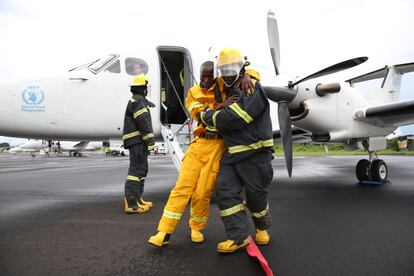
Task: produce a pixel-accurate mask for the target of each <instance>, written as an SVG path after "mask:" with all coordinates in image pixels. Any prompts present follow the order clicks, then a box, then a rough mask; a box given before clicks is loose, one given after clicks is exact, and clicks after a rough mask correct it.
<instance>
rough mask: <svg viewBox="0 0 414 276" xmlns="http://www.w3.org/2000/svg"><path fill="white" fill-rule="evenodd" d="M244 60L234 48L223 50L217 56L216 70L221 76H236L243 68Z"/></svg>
mask: <svg viewBox="0 0 414 276" xmlns="http://www.w3.org/2000/svg"><path fill="white" fill-rule="evenodd" d="M245 60H246V58H245V57H244V56H243V55H242V53H241V52H240V51H239V50H237V49H234V48H224V49H223V50H221V51H220V53H219V55H218V56H217V68H218V70H219V71H220V75H221V76H224V77H225V76H237V75H238V74H239V73H240V71H241V69H242V68H243V67H244V66H245Z"/></svg>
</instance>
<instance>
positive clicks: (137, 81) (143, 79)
mask: <svg viewBox="0 0 414 276" xmlns="http://www.w3.org/2000/svg"><path fill="white" fill-rule="evenodd" d="M148 83H149V79H148V77H147V76H144V75H138V76H136V77H135V78H134V79H133V80H132V83H131V86H147V85H148Z"/></svg>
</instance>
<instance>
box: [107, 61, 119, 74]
mask: <svg viewBox="0 0 414 276" xmlns="http://www.w3.org/2000/svg"><path fill="white" fill-rule="evenodd" d="M105 71H108V72H110V73H121V63H120V62H119V59H118V60H117V61H115V62H114V63H112V64H111V65H109V67H108V68H106V69H105Z"/></svg>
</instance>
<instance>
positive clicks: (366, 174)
mask: <svg viewBox="0 0 414 276" xmlns="http://www.w3.org/2000/svg"><path fill="white" fill-rule="evenodd" d="M370 169H371V162H369V160H367V159H361V160H359V161H358V163H357V166H356V177H357V178H358V180H359V181H364V180H365V181H369V180H371V170H370Z"/></svg>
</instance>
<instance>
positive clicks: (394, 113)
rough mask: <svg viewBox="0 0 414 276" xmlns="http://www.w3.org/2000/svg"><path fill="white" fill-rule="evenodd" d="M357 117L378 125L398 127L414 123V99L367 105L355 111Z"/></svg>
mask: <svg viewBox="0 0 414 276" xmlns="http://www.w3.org/2000/svg"><path fill="white" fill-rule="evenodd" d="M355 119H356V120H360V121H364V122H366V123H368V124H371V125H373V126H377V127H398V126H403V125H409V124H413V123H414V100H409V101H401V102H396V103H391V104H383V105H376V106H371V107H367V108H365V109H362V110H358V111H356V112H355Z"/></svg>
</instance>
